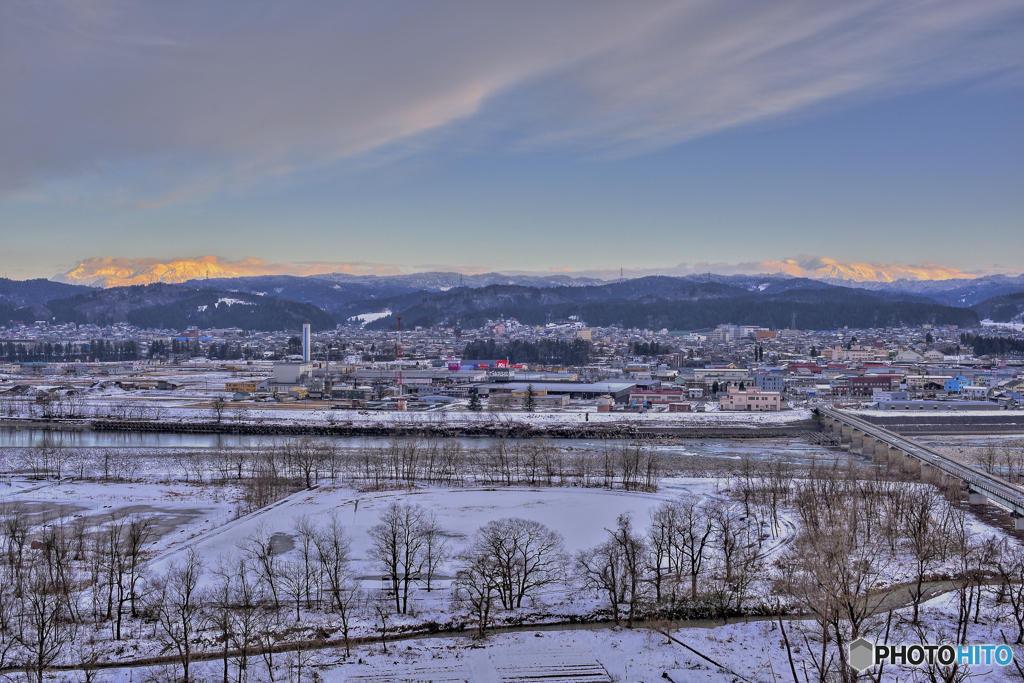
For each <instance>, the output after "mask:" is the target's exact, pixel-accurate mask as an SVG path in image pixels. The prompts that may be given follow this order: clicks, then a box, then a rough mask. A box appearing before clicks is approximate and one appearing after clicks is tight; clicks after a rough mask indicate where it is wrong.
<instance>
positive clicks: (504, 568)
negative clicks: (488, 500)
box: [471, 517, 565, 609]
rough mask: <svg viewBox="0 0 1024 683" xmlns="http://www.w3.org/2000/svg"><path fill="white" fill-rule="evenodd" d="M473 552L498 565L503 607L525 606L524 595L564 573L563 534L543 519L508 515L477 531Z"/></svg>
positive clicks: (531, 592)
mask: <svg viewBox="0 0 1024 683" xmlns="http://www.w3.org/2000/svg"><path fill="white" fill-rule="evenodd" d="M471 553H472V555H489V556H490V557H491V558H492V559H493V560H494V563H495V564H496V565H497V567H498V588H499V590H498V596H499V599H500V600H501V604H502V607H504V608H505V609H515V608H519V607H522V606H523V598H525V597H527V596H529V597H531V598H532V597H536V594H537V592H538V591H540V590H541V589H543V588H545V587H546V586H549V585H551V584H553V583H557V582H559V581H561V580H562V579H563V576H564V567H565V560H564V551H563V547H562V536H561V534H559V533H558V532H557V531H552V530H550V529H548V528H547V527H546V526H544V525H543V524H541V523H540V522H536V521H533V520H529V519H522V518H521V517H504V518H502V519H498V520H494V521H492V522H488V523H487V524H485V525H484V526H482V527H480V529H479V530H478V531H477V532H476V538H475V539H474V541H473V546H472V551H471Z"/></svg>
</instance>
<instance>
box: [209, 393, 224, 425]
mask: <svg viewBox="0 0 1024 683" xmlns="http://www.w3.org/2000/svg"><path fill="white" fill-rule="evenodd" d="M227 407H228V402H227V401H225V400H224V397H223V396H218V397H217V398H215V399H214V400H213V404H212V405H211V406H210V411H211V412H212V413H213V419H214V420H216V421H217V424H220V423H221V422H222V421H223V420H224V411H225V410H227Z"/></svg>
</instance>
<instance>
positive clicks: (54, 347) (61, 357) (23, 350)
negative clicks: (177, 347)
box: [3, 339, 141, 363]
mask: <svg viewBox="0 0 1024 683" xmlns="http://www.w3.org/2000/svg"><path fill="white" fill-rule="evenodd" d="M3 355H4V357H5V358H6V359H7V361H8V362H10V363H47V362H57V361H75V362H86V361H124V360H139V358H140V357H141V356H140V355H139V345H138V343H137V342H135V341H132V340H129V341H108V340H105V339H93V340H90V341H89V343H87V344H86V343H74V342H68V343H66V344H61V343H60V342H56V343H51V342H35V343H32V344H25V343H22V342H11V341H9V342H5V343H4V344H3Z"/></svg>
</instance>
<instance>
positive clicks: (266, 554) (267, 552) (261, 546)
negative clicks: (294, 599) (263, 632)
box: [242, 524, 281, 611]
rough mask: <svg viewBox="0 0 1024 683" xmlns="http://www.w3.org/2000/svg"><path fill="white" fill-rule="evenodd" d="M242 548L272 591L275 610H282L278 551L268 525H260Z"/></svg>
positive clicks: (262, 580) (261, 579) (264, 583)
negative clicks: (275, 548) (275, 549)
mask: <svg viewBox="0 0 1024 683" xmlns="http://www.w3.org/2000/svg"><path fill="white" fill-rule="evenodd" d="M242 550H243V552H244V553H245V554H246V556H247V557H248V558H249V559H250V560H251V562H252V566H253V567H254V568H255V570H256V573H257V575H258V576H259V577H260V581H261V583H262V584H263V585H265V586H266V587H267V589H268V590H269V591H270V596H271V598H272V599H273V601H274V610H275V611H277V610H280V609H281V599H280V597H279V595H278V593H279V590H280V588H279V585H278V574H279V572H278V560H277V553H276V552H275V551H274V544H273V538H272V536H271V534H270V532H269V531H268V530H267V527H266V526H265V525H263V524H261V525H259V526H258V527H257V528H256V530H255V531H254V532H253V534H252V535H251V536H249V538H247V539H246V540H245V542H244V544H243V545H242Z"/></svg>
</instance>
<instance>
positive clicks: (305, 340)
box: [302, 323, 309, 363]
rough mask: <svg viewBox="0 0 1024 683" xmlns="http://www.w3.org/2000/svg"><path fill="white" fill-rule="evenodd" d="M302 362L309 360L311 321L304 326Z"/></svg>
mask: <svg viewBox="0 0 1024 683" xmlns="http://www.w3.org/2000/svg"><path fill="white" fill-rule="evenodd" d="M302 362H303V363H308V362H309V323H305V324H304V325H303V326H302Z"/></svg>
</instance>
